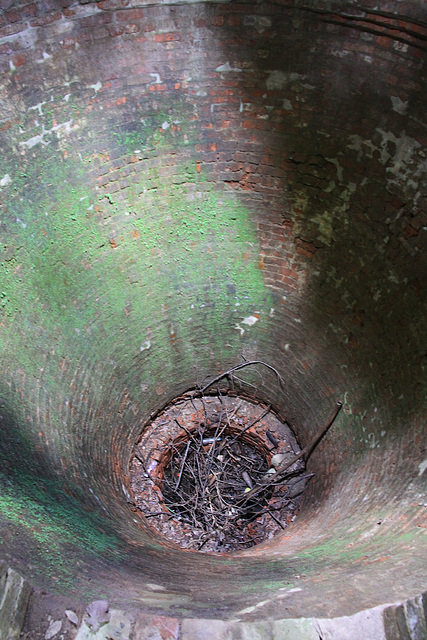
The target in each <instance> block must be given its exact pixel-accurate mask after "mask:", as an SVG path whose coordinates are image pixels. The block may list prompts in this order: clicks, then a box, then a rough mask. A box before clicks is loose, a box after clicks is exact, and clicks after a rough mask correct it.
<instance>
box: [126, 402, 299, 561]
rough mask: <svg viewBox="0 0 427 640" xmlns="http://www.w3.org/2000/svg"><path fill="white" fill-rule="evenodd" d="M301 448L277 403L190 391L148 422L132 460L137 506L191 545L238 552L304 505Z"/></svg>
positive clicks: (153, 523) (171, 537)
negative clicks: (275, 406)
mask: <svg viewBox="0 0 427 640" xmlns="http://www.w3.org/2000/svg"><path fill="white" fill-rule="evenodd" d="M300 452H301V449H300V447H299V445H298V443H297V441H296V438H295V435H294V433H293V432H292V430H291V428H290V426H289V425H288V424H287V423H285V422H282V421H281V420H280V419H279V417H278V416H277V414H276V413H275V412H274V411H273V410H272V409H271V407H270V406H269V405H266V404H264V403H262V402H254V401H249V400H248V399H245V398H244V397H241V396H236V395H234V394H233V395H228V394H227V390H223V391H219V392H218V393H216V394H214V395H209V396H205V395H202V394H198V397H197V395H196V394H195V393H189V394H186V395H184V396H181V397H180V398H178V399H176V400H175V401H174V402H172V403H171V404H169V405H168V406H167V407H166V408H165V409H164V410H163V411H162V412H161V413H160V414H158V415H157V416H156V418H155V419H154V420H153V421H152V422H151V423H150V424H149V425H147V427H146V428H145V430H144V432H143V434H142V436H141V437H140V439H139V441H138V443H137V445H136V446H135V451H134V455H133V458H132V460H131V465H130V486H131V489H132V493H133V496H132V507H133V509H134V511H138V512H139V513H141V514H143V516H144V518H145V521H146V522H147V523H148V525H149V526H150V527H151V528H152V529H154V530H155V531H156V533H157V534H160V535H161V536H163V537H164V538H166V539H167V540H168V541H169V542H172V543H174V544H175V545H177V546H179V547H183V548H185V549H193V550H196V551H201V552H204V553H232V552H237V551H241V550H244V549H248V548H250V547H252V546H254V545H256V544H259V543H261V542H264V541H265V540H269V539H270V538H272V537H273V536H274V535H276V534H277V533H278V532H280V531H283V530H284V529H285V528H286V526H287V525H288V524H289V522H290V521H292V520H293V519H294V518H295V516H296V513H297V511H298V509H299V507H300V505H301V502H302V498H303V492H304V488H305V484H306V482H307V479H308V478H309V476H307V475H306V474H305V464H304V462H303V460H302V459H298V460H294V459H295V458H296V457H297V456H298V455H299V454H300Z"/></svg>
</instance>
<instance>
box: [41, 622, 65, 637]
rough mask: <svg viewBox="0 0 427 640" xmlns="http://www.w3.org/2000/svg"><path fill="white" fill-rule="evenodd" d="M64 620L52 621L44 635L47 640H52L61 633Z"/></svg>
mask: <svg viewBox="0 0 427 640" xmlns="http://www.w3.org/2000/svg"><path fill="white" fill-rule="evenodd" d="M61 627H62V620H52V621H51V623H50V625H49V627H48V629H47V631H46V633H45V634H44V638H45V640H50V639H51V638H53V636H56V634H57V633H59V632H60V631H61Z"/></svg>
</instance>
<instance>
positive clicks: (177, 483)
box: [175, 440, 191, 491]
mask: <svg viewBox="0 0 427 640" xmlns="http://www.w3.org/2000/svg"><path fill="white" fill-rule="evenodd" d="M190 444H191V440H189V441H188V442H187V447H186V449H185V453H184V457H183V458H182V464H181V469H180V472H179V476H178V480H177V482H176V485H175V491H177V490H178V489H179V485H180V484H181V478H182V472H183V471H184V466H185V461H186V460H187V456H188V450H189V448H190Z"/></svg>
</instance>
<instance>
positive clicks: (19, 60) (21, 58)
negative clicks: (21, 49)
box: [12, 53, 27, 67]
mask: <svg viewBox="0 0 427 640" xmlns="http://www.w3.org/2000/svg"><path fill="white" fill-rule="evenodd" d="M26 60H27V58H26V56H25V54H23V53H16V54H15V55H14V56H13V57H12V62H13V64H14V65H15V67H21V66H22V65H23V64H25V62H26Z"/></svg>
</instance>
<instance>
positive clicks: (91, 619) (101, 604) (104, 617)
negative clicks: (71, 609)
mask: <svg viewBox="0 0 427 640" xmlns="http://www.w3.org/2000/svg"><path fill="white" fill-rule="evenodd" d="M108 608H109V605H108V602H107V600H95V601H94V602H91V603H90V605H88V607H87V608H86V613H87V615H88V617H87V618H86V622H87V624H88V625H89V626H90V627H92V633H96V632H97V631H99V628H100V626H101V625H102V624H105V623H106V622H109V620H110V614H109V613H108Z"/></svg>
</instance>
